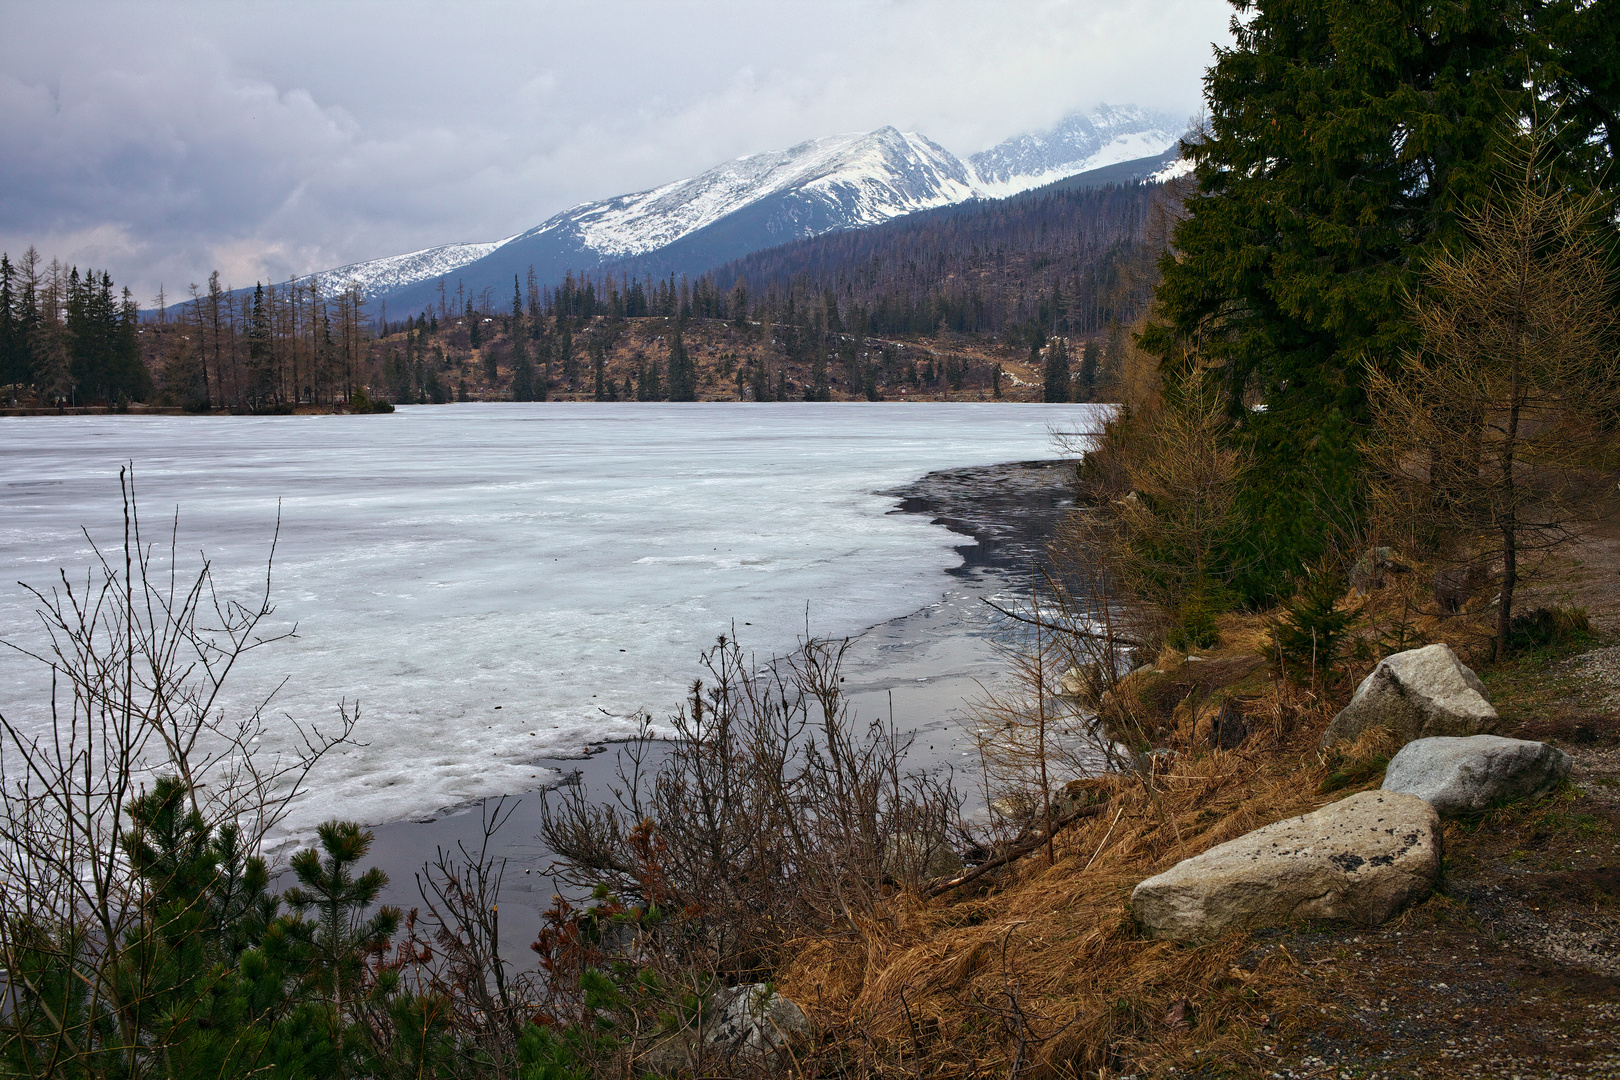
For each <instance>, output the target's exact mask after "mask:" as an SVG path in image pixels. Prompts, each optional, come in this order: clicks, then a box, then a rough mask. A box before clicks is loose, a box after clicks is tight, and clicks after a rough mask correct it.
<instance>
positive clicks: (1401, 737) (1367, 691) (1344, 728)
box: [1322, 644, 1497, 749]
mask: <svg viewBox="0 0 1620 1080" xmlns="http://www.w3.org/2000/svg"><path fill="white" fill-rule="evenodd" d="M1496 723H1497V716H1496V710H1495V709H1493V708H1491V703H1490V701H1489V700H1488V699H1487V698H1486V697H1485V684H1484V683H1482V682H1480V681H1479V676H1477V675H1475V674H1474V673H1473V672H1472V671H1470V670H1469V669H1468V667H1467V665H1465V664H1464V663H1463V662H1462V661H1461V660H1458V659H1457V654H1456V653H1454V652H1452V651H1451V647H1450V646H1449V645H1445V644H1439V645H1428V646H1425V647H1424V648H1421V649H1408V650H1407V651H1405V652H1398V653H1396V654H1394V655H1393V656H1387V657H1385V658H1384V659H1383V661H1382V662H1380V663H1379V665H1378V666H1377V667H1375V668H1373V671H1372V674H1371V675H1368V676H1367V677H1366V678H1365V679H1363V680H1361V685H1360V686H1358V687H1356V693H1355V696H1354V697H1352V698H1351V699H1350V704H1348V705H1346V706H1345V707H1344V708H1343V709H1342V710H1341V711H1340V712H1339V715H1337V716H1335V717H1334V718H1333V722H1332V723H1331V724H1329V725H1328V729H1327V731H1326V732H1325V733H1324V734H1323V735H1322V746H1323V748H1324V749H1325V748H1327V747H1330V746H1334V745H1336V744H1338V743H1341V742H1354V741H1355V740H1356V739H1357V738H1358V737H1360V736H1361V734H1362V733H1363V732H1366V731H1370V730H1372V729H1373V728H1384V729H1385V730H1387V731H1389V732H1390V733H1391V734H1392V735H1394V737H1395V741H1396V742H1397V744H1403V743H1408V742H1411V741H1412V740H1413V739H1427V738H1431V737H1433V736H1438V735H1457V736H1467V735H1479V734H1481V733H1485V732H1488V731H1490V730H1491V729H1492V728H1493V727H1495V725H1496Z"/></svg>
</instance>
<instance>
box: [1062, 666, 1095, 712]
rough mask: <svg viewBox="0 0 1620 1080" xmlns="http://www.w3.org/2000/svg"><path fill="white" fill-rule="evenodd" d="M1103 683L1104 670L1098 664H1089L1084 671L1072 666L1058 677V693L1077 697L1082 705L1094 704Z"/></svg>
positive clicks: (1067, 696) (1068, 696)
mask: <svg viewBox="0 0 1620 1080" xmlns="http://www.w3.org/2000/svg"><path fill="white" fill-rule="evenodd" d="M1101 684H1102V672H1101V669H1099V668H1098V666H1097V665H1096V664H1087V665H1086V666H1085V670H1083V671H1082V670H1081V669H1080V668H1077V667H1072V668H1070V669H1069V670H1068V671H1065V672H1064V673H1063V674H1062V675H1061V676H1060V677H1059V678H1058V693H1059V694H1060V695H1061V696H1063V697H1066V698H1075V699H1076V700H1078V701H1079V702H1080V703H1081V704H1082V705H1085V704H1088V703H1093V704H1094V703H1095V702H1096V700H1097V697H1098V688H1099V687H1100V686H1101Z"/></svg>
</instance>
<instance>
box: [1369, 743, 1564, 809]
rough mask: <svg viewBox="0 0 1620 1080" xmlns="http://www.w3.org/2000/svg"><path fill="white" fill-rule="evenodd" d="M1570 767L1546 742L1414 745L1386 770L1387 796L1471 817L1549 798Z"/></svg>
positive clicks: (1562, 754) (1562, 755)
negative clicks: (1401, 796)
mask: <svg viewBox="0 0 1620 1080" xmlns="http://www.w3.org/2000/svg"><path fill="white" fill-rule="evenodd" d="M1569 767H1570V757H1569V755H1568V754H1566V753H1564V752H1563V751H1562V750H1560V749H1558V748H1557V747H1555V746H1548V745H1547V744H1546V743H1542V742H1530V741H1528V740H1525V739H1504V738H1502V737H1501V736H1499V735H1471V736H1469V737H1467V738H1450V737H1445V736H1441V737H1437V738H1433V739H1414V740H1413V741H1411V742H1409V743H1407V744H1406V745H1405V746H1403V747H1401V751H1400V753H1398V754H1396V755H1395V757H1394V758H1393V759H1392V760H1391V761H1390V763H1389V768H1388V769H1386V770H1384V790H1385V791H1398V792H1401V793H1403V794H1406V795H1416V796H1417V797H1418V798H1420V799H1423V800H1424V801H1426V802H1428V803H1429V804H1430V805H1431V806H1433V807H1434V808H1435V810H1436V811H1438V812H1439V813H1440V814H1441V815H1442V816H1454V815H1457V814H1472V813H1477V812H1478V811H1480V810H1487V809H1489V808H1491V807H1492V806H1500V805H1501V804H1502V803H1506V802H1513V801H1514V800H1516V799H1534V798H1536V797H1538V796H1541V795H1545V794H1547V792H1549V791H1551V790H1552V789H1553V788H1555V787H1557V786H1558V785H1559V783H1560V782H1561V781H1563V779H1564V778H1565V777H1567V776H1568V775H1569Z"/></svg>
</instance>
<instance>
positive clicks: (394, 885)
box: [366, 459, 1074, 966]
mask: <svg viewBox="0 0 1620 1080" xmlns="http://www.w3.org/2000/svg"><path fill="white" fill-rule="evenodd" d="M1072 468H1073V464H1072V462H1070V461H1067V460H1063V459H1049V460H1041V461H1018V462H1006V463H1003V464H999V465H987V466H975V467H966V468H955V469H944V470H939V471H936V472H932V473H928V474H927V475H925V476H923V477H920V478H918V479H917V480H915V481H912V482H911V483H908V484H905V485H902V486H900V487H898V488H892V489H887V490H884V491H881V492H879V494H881V495H883V496H886V497H892V498H894V499H895V500H896V502H897V505H896V506H895V508H894V509H892V510H890V511H888V512H889V513H891V514H928V515H930V516H931V518H932V521H933V523H934V524H938V525H941V526H942V527H944V528H946V529H948V530H950V531H951V532H952V533H954V534H956V535H958V536H961V537H963V538H964V540H965V542H964V543H962V544H959V545H957V546H956V550H957V552H958V554H960V555H961V557H962V562H961V564H960V565H959V566H956V567H953V568H950V569H947V570H946V571H945V574H946V577H947V581H946V582H945V588H944V590H943V595H941V596H939V597H938V598H937V599H934V600H932V601H931V602H930V603H928V604H926V605H925V606H923V607H921V608H919V609H918V610H916V611H914V612H912V613H910V614H908V615H903V616H900V617H898V618H895V619H890V620H888V621H886V622H883V623H879V624H876V625H874V626H871V627H869V628H867V629H866V630H865V631H863V632H861V633H860V634H858V635H856V636H855V637H854V638H853V639H852V644H851V648H850V651H849V654H848V656H847V659H846V665H845V671H846V673H847V679H848V682H847V694H848V698H849V701H850V705H851V708H852V709H853V710H854V711H855V712H856V713H857V714H858V715H860V716H863V717H870V716H877V715H888V716H892V717H893V720H894V723H895V725H896V727H898V728H899V729H900V730H901V731H906V732H910V733H911V734H913V735H914V736H915V738H916V742H915V743H914V746H913V751H912V755H911V756H912V760H913V761H915V763H916V764H918V765H919V766H920V767H922V768H925V769H929V770H930V771H932V770H935V769H938V770H945V769H950V770H951V771H953V772H957V771H962V769H961V766H962V763H963V759H964V758H965V757H968V756H970V752H968V751H964V750H962V749H961V745H962V744H961V740H962V737H963V731H962V728H961V726H960V724H959V723H958V715H959V714H960V713H961V712H962V710H963V708H964V706H965V705H966V703H967V701H968V700H969V699H971V698H972V697H974V696H975V695H976V694H977V693H978V692H979V689H980V687H981V686H982V685H984V684H985V683H986V682H988V681H990V680H993V679H995V678H996V677H998V676H999V675H1000V674H1001V668H1002V666H1003V664H1002V653H1001V648H1002V646H1004V645H1006V644H1009V643H1011V640H1012V639H1011V637H1010V636H1009V634H1010V627H1009V626H1008V625H1007V624H1006V620H1005V619H1003V618H1002V617H1000V616H997V615H996V614H995V613H994V612H993V611H992V610H991V609H990V608H989V607H988V606H987V605H985V604H983V603H981V602H980V598H981V597H985V596H992V595H996V594H999V593H1002V592H1005V591H1006V590H1007V589H1009V588H1011V587H1016V586H1019V585H1020V584H1023V583H1027V582H1028V580H1029V574H1030V570H1031V568H1032V566H1033V564H1034V561H1035V560H1036V559H1038V558H1039V557H1040V555H1041V552H1042V551H1043V549H1044V544H1045V541H1046V538H1047V537H1048V536H1049V535H1050V534H1051V531H1052V529H1053V528H1054V527H1055V526H1056V524H1057V523H1058V521H1060V520H1061V518H1062V517H1063V515H1064V514H1065V513H1067V511H1068V510H1069V509H1070V508H1071V507H1072V506H1073V505H1074V500H1073V491H1072V487H1071V485H1070V483H1069V478H1070V476H1071V475H1072ZM694 659H695V658H694ZM598 745H603V746H604V749H605V747H606V746H611V745H614V744H598ZM620 745H622V744H620ZM618 757H619V755H618V753H617V752H614V753H605V752H598V753H596V754H593V755H591V756H589V757H579V758H572V757H570V758H546V759H540V760H537V761H536V762H535V764H536V765H538V766H541V767H542V768H545V769H551V770H555V771H556V772H557V773H558V774H559V775H558V778H557V780H555V781H553V782H551V783H549V784H546V785H544V786H542V787H537V788H532V789H530V790H528V791H525V792H518V793H513V794H508V795H505V796H490V797H487V798H484V799H479V800H475V801H473V802H470V803H465V804H458V805H456V806H451V807H446V808H443V809H441V810H439V811H438V812H436V813H434V814H433V815H432V816H431V817H424V818H421V819H406V820H396V821H388V822H383V823H380V824H375V825H369V826H368V828H370V830H371V832H372V834H373V836H374V838H375V839H374V840H373V843H372V847H371V851H370V853H369V854H368V857H367V860H366V861H367V864H368V865H371V866H377V867H380V868H381V869H382V870H383V871H384V872H385V873H387V874H388V877H389V886H388V888H387V889H386V890H384V893H383V896H382V902H384V903H391V904H395V905H396V906H399V907H401V908H402V909H404V910H406V911H409V910H410V909H411V908H412V907H416V906H419V904H420V897H419V896H418V895H417V891H416V876H415V875H416V873H417V872H418V871H419V870H420V869H421V867H422V864H423V862H424V861H426V860H429V859H431V858H433V857H434V855H435V852H436V851H438V850H443V851H446V852H447V853H448V852H455V851H456V848H457V845H458V844H465V845H466V846H467V847H468V848H469V849H470V850H473V851H476V850H477V847H478V845H479V844H480V843H481V842H482V835H483V834H482V823H483V818H484V815H485V814H486V813H489V812H492V811H493V810H494V808H495V807H496V806H497V805H498V804H499V803H500V802H501V801H502V800H503V799H504V800H505V801H506V807H507V809H510V810H512V813H511V817H510V818H509V819H508V820H507V822H506V824H505V826H504V827H503V828H502V830H501V832H500V833H499V834H498V835H497V836H496V837H495V838H493V840H492V842H491V850H492V852H493V853H494V854H495V855H496V856H497V857H498V858H505V859H507V860H508V863H507V868H506V878H505V881H504V884H503V898H504V903H503V907H504V908H505V910H504V911H503V915H504V916H505V917H504V918H502V920H501V937H502V939H503V942H502V945H503V955H504V956H506V957H507V959H508V960H509V961H512V962H514V963H517V964H519V966H523V965H524V963H525V961H524V960H523V958H524V957H525V956H526V955H527V953H526V948H527V945H528V943H529V942H530V941H532V940H534V937H535V934H536V933H537V932H538V930H539V929H540V917H541V912H542V911H543V910H544V909H545V908H546V907H549V906H550V903H551V897H552V894H553V893H554V892H557V891H558V886H557V883H556V882H555V880H554V879H553V878H552V876H551V875H550V874H549V873H547V872H546V870H547V868H548V866H549V864H550V859H551V853H550V851H549V850H547V849H546V848H545V846H544V844H543V843H542V842H541V841H540V839H539V838H538V835H537V834H538V828H539V820H540V804H541V798H542V794H543V792H545V791H548V790H553V789H555V788H556V787H558V786H560V785H561V784H562V783H567V782H570V781H571V779H572V778H573V777H574V776H576V775H577V778H578V782H581V783H584V784H585V785H587V787H588V789H589V790H590V791H592V792H597V793H601V794H602V795H603V796H604V797H606V795H607V793H608V788H609V786H610V784H611V783H612V782H613V779H614V774H615V768H616V765H617V762H618ZM968 765H969V767H968V768H967V770H966V771H967V772H969V773H971V772H972V771H973V767H974V763H971V762H970V763H968ZM964 779H965V778H964ZM514 803H515V804H516V808H515V809H513V804H514Z"/></svg>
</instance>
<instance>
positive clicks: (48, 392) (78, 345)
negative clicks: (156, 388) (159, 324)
mask: <svg viewBox="0 0 1620 1080" xmlns="http://www.w3.org/2000/svg"><path fill="white" fill-rule="evenodd" d="M138 320H139V312H138V310H137V309H136V306H135V301H134V300H133V299H131V297H130V294H129V290H128V289H125V290H123V292H122V294H121V295H115V294H114V292H113V282H112V278H111V276H109V275H108V274H106V273H105V272H102V273H97V272H96V271H93V270H86V271H85V272H84V273H83V274H82V275H81V274H80V273H79V270H78V268H77V267H74V268H72V269H69V268H68V267H65V266H63V265H62V264H61V263H59V262H57V261H55V260H52V261H51V263H50V265H49V266H46V267H43V268H42V267H41V266H40V257H39V253H38V252H36V251H35V250H34V249H33V248H29V249H28V250H27V252H25V253H24V254H23V257H22V259H21V260H20V261H19V262H18V263H16V264H15V265H14V264H13V263H12V261H11V259H10V257H9V256H8V255H0V390H4V391H8V392H7V393H6V395H5V396H6V397H7V398H10V397H12V396H14V395H15V393H16V391H17V390H18V389H20V388H21V387H23V386H32V387H34V388H35V393H36V394H37V395H38V397H39V398H40V400H41V401H44V402H48V403H56V402H64V403H67V402H76V401H78V400H79V399H86V400H98V401H120V400H122V401H144V400H145V399H146V398H147V396H148V395H150V394H151V392H152V376H151V373H150V372H149V371H148V370H147V368H146V365H145V364H143V363H142V362H141V354H140V347H139V344H138V342H137V341H136V334H137V333H138V330H139V328H138V326H137V322H138Z"/></svg>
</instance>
